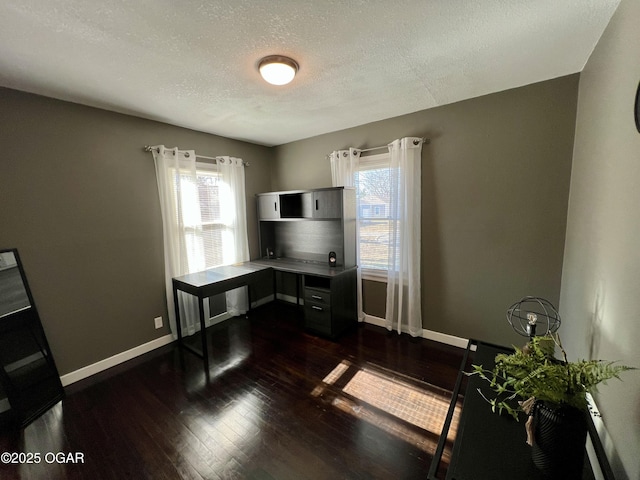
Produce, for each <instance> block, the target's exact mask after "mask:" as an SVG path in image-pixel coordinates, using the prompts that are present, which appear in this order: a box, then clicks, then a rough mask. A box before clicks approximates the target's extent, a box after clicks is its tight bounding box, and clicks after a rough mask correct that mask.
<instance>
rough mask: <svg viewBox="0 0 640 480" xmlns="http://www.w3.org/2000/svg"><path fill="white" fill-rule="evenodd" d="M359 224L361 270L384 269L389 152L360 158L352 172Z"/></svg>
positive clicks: (387, 251) (387, 241)
mask: <svg viewBox="0 0 640 480" xmlns="http://www.w3.org/2000/svg"><path fill="white" fill-rule="evenodd" d="M355 185H356V194H357V197H358V209H359V212H358V213H359V215H358V217H359V220H358V222H359V227H360V236H359V239H358V241H359V243H360V245H359V246H360V258H359V260H358V263H359V265H360V267H361V268H362V269H363V271H364V273H367V270H368V271H369V272H368V273H374V274H375V273H376V272H377V273H378V274H381V273H383V272H386V271H387V265H388V256H389V243H390V241H391V238H390V222H391V221H392V219H391V217H390V210H389V202H390V195H391V191H390V176H389V154H381V155H372V156H370V157H363V158H361V159H360V167H359V171H358V172H357V174H356V182H355Z"/></svg>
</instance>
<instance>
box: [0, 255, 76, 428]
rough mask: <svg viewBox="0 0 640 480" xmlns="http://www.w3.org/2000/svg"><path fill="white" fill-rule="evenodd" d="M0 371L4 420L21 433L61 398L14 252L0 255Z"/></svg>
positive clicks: (33, 304)
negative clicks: (5, 404) (5, 410)
mask: <svg viewBox="0 0 640 480" xmlns="http://www.w3.org/2000/svg"><path fill="white" fill-rule="evenodd" d="M0 367H1V368H0V382H1V383H2V391H3V393H4V395H6V399H7V400H8V403H9V405H10V412H9V414H8V415H9V416H10V417H11V420H12V421H13V423H15V424H17V425H18V426H20V427H22V428H24V427H26V426H27V425H29V424H30V423H31V422H32V421H33V420H35V419H36V418H38V417H39V416H40V415H42V414H43V413H44V412H46V411H47V410H48V409H49V408H51V407H52V406H53V405H55V404H56V403H58V402H59V401H60V400H62V398H63V397H64V389H63V387H62V383H61V382H60V375H59V374H58V369H57V368H56V364H55V361H54V360H53V356H52V355H51V350H50V348H49V344H48V342H47V337H46V335H45V332H44V329H43V328H42V323H41V322H40V316H39V314H38V310H37V308H36V305H35V302H34V301H33V296H32V294H31V290H30V288H29V284H28V282H27V277H26V275H25V272H24V268H23V266H22V262H21V261H20V256H19V255H18V251H17V249H6V250H0ZM1 396H2V394H0V397H1Z"/></svg>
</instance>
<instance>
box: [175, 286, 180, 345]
mask: <svg viewBox="0 0 640 480" xmlns="http://www.w3.org/2000/svg"><path fill="white" fill-rule="evenodd" d="M173 307H174V311H175V314H176V333H177V334H178V345H179V346H180V347H181V346H182V325H180V304H179V303H178V288H177V287H176V285H175V283H174V284H173Z"/></svg>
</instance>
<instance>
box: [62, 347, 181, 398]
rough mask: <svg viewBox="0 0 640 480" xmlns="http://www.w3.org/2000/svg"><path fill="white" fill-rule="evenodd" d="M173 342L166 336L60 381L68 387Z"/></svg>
mask: <svg viewBox="0 0 640 480" xmlns="http://www.w3.org/2000/svg"><path fill="white" fill-rule="evenodd" d="M171 342H173V336H172V335H171V334H169V335H164V336H163V337H160V338H156V339H155V340H151V341H150V342H147V343H143V344H142V345H138V346H137V347H134V348H132V349H130V350H126V351H124V352H120V353H118V354H116V355H113V356H112V357H109V358H105V359H104V360H100V361H99V362H96V363H93V364H91V365H87V366H86V367H82V368H80V369H78V370H75V371H73V372H71V373H67V374H66V375H62V376H61V377H60V381H61V382H62V386H63V387H66V386H67V385H71V384H72V383H75V382H78V381H80V380H82V379H84V378H87V377H90V376H91V375H95V374H96V373H100V372H102V371H103V370H106V369H108V368H111V367H115V366H116V365H119V364H121V363H123V362H126V361H127V360H131V359H132V358H135V357H138V356H140V355H143V354H145V353H148V352H150V351H152V350H155V349H156V348H160V347H163V346H165V345H168V344H170V343H171Z"/></svg>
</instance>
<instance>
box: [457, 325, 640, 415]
mask: <svg viewBox="0 0 640 480" xmlns="http://www.w3.org/2000/svg"><path fill="white" fill-rule="evenodd" d="M555 347H558V348H559V349H560V351H561V352H562V357H563V360H558V359H556V358H555V356H554V353H555ZM633 369H634V368H633V367H628V366H626V365H619V364H616V362H608V361H603V360H580V361H578V362H569V361H568V360H567V354H566V352H565V350H564V348H562V344H561V343H560V336H559V335H557V334H555V335H554V334H549V335H546V336H544V337H534V338H533V339H532V340H531V341H530V342H529V343H527V345H525V346H524V347H523V348H515V352H514V353H512V354H509V355H507V354H499V355H497V356H496V360H495V367H494V368H493V369H492V370H486V369H484V368H483V366H482V365H472V371H471V372H468V373H467V375H469V376H471V375H478V376H479V377H481V378H482V379H484V380H486V381H487V382H488V384H489V387H490V388H491V389H492V390H493V391H494V392H495V393H496V396H495V397H494V398H489V397H488V396H486V395H485V394H484V393H482V391H481V390H480V389H478V391H479V392H480V394H481V395H482V396H483V397H484V399H485V400H486V401H487V402H489V404H491V408H492V410H493V411H494V412H496V411H497V412H499V413H502V412H503V411H505V412H507V413H508V414H510V415H511V416H513V417H514V418H515V419H516V420H517V419H518V412H519V411H520V410H522V409H523V408H524V409H525V410H526V409H527V408H528V407H527V406H525V405H526V404H528V405H530V404H531V402H532V401H533V400H531V399H535V400H539V401H544V402H545V403H547V404H550V405H551V406H557V407H560V406H571V407H575V408H578V409H585V408H586V407H587V398H586V392H593V391H595V390H596V387H597V385H598V384H600V383H602V382H606V381H607V380H609V379H611V378H618V379H619V378H620V377H619V375H620V373H622V372H624V371H626V370H633ZM518 400H522V401H521V402H518Z"/></svg>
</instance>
